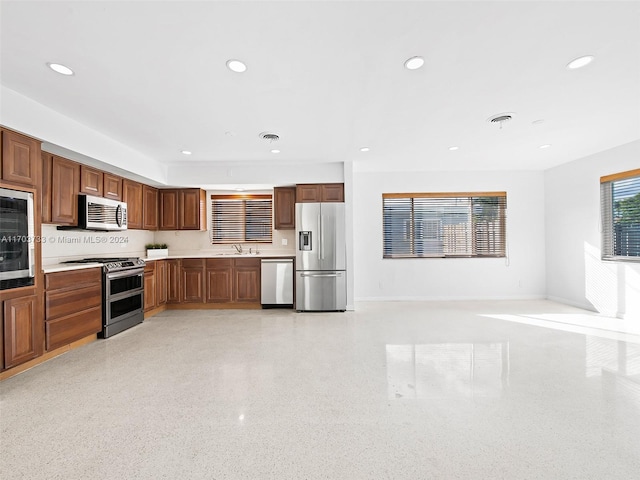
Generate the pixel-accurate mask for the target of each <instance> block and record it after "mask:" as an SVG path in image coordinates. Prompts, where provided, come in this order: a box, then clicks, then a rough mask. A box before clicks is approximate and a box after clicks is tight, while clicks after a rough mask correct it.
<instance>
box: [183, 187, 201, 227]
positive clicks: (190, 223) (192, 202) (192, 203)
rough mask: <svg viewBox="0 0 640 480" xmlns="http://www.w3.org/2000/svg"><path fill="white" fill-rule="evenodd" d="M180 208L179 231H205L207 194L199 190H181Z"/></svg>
mask: <svg viewBox="0 0 640 480" xmlns="http://www.w3.org/2000/svg"><path fill="white" fill-rule="evenodd" d="M179 199H180V201H179V208H178V229H179V230H205V229H206V228H207V220H206V211H207V206H206V205H207V204H206V201H207V199H206V192H205V191H204V190H200V189H199V188H185V189H182V190H180V196H179Z"/></svg>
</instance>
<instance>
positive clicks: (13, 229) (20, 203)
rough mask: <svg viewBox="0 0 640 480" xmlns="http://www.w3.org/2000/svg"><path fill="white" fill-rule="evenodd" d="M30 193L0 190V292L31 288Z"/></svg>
mask: <svg viewBox="0 0 640 480" xmlns="http://www.w3.org/2000/svg"><path fill="white" fill-rule="evenodd" d="M34 216H35V210H34V205H33V193H31V192H24V191H21V190H13V189H9V188H0V290H7V289H10V288H17V287H24V286H28V285H33V284H34V281H35V242H36V240H37V239H36V238H35V236H34V231H35V230H34Z"/></svg>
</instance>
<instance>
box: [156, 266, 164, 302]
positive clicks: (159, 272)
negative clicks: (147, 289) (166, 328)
mask: <svg viewBox="0 0 640 480" xmlns="http://www.w3.org/2000/svg"><path fill="white" fill-rule="evenodd" d="M155 274H156V305H158V306H161V305H164V304H165V303H167V262H166V260H156V269H155Z"/></svg>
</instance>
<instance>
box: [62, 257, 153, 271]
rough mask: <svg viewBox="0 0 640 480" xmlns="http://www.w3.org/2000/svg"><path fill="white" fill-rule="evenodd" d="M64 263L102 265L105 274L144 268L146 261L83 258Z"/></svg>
mask: <svg viewBox="0 0 640 480" xmlns="http://www.w3.org/2000/svg"><path fill="white" fill-rule="evenodd" d="M63 263H102V267H103V268H104V270H105V272H115V271H117V270H126V269H129V268H136V267H144V265H145V263H144V260H141V259H140V258H115V257H112V258H104V257H97V258H81V259H79V260H67V261H66V262H63Z"/></svg>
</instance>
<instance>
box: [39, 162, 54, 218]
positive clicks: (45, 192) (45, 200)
mask: <svg viewBox="0 0 640 480" xmlns="http://www.w3.org/2000/svg"><path fill="white" fill-rule="evenodd" d="M41 161H42V188H41V190H40V202H41V212H42V216H41V218H42V223H51V182H52V181H53V179H52V176H51V175H52V172H51V170H52V168H53V155H51V154H50V153H47V152H42V155H41Z"/></svg>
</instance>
